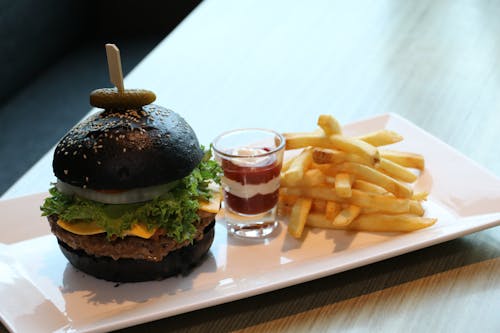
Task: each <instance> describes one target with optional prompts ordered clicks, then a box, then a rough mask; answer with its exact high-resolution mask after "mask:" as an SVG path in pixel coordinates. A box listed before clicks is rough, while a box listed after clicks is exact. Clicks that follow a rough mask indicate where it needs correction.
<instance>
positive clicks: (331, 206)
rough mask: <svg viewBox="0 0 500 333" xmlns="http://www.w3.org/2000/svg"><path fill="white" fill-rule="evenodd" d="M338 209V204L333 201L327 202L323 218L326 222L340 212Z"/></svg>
mask: <svg viewBox="0 0 500 333" xmlns="http://www.w3.org/2000/svg"><path fill="white" fill-rule="evenodd" d="M340 209H341V207H340V204H338V203H336V202H335V201H327V202H326V207H325V217H326V218H327V219H328V220H331V221H332V220H333V219H334V218H335V216H337V214H338V213H339V212H340Z"/></svg>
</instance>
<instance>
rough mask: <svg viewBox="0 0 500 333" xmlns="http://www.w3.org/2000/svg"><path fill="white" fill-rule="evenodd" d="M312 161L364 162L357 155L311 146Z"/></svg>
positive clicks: (322, 162) (331, 162) (335, 162)
mask: <svg viewBox="0 0 500 333" xmlns="http://www.w3.org/2000/svg"><path fill="white" fill-rule="evenodd" d="M312 157H313V161H314V163H318V164H339V163H343V162H356V163H361V164H363V163H366V160H364V159H363V158H361V157H360V156H359V155H356V154H353V153H346V152H345V151H340V150H335V149H329V148H317V147H315V148H313V155H312Z"/></svg>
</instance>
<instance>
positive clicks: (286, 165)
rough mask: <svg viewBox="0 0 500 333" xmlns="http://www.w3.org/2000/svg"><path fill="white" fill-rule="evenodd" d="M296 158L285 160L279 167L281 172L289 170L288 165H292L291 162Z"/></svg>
mask: <svg viewBox="0 0 500 333" xmlns="http://www.w3.org/2000/svg"><path fill="white" fill-rule="evenodd" d="M297 156H298V155H296V156H293V157H291V158H289V159H287V160H286V161H284V162H283V164H282V166H281V172H285V171H287V170H288V169H289V168H290V165H292V163H293V161H294V160H295V159H296V158H297Z"/></svg>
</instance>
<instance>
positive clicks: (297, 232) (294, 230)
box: [288, 198, 312, 238]
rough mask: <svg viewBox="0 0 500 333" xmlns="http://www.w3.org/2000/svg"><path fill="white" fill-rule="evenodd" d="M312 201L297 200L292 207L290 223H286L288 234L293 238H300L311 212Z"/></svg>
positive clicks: (305, 199)
mask: <svg viewBox="0 0 500 333" xmlns="http://www.w3.org/2000/svg"><path fill="white" fill-rule="evenodd" d="M311 204H312V200H311V199H308V198H299V199H297V201H296V202H295V204H294V205H293V207H292V212H291V214H290V222H289V223H288V233H289V234H290V235H292V236H293V237H295V238H300V236H302V232H303V230H304V226H305V224H306V220H307V215H308V214H309V211H310V210H311Z"/></svg>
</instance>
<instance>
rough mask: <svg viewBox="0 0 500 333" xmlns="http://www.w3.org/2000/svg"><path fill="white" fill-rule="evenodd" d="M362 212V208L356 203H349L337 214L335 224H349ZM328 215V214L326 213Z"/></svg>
mask: <svg viewBox="0 0 500 333" xmlns="http://www.w3.org/2000/svg"><path fill="white" fill-rule="evenodd" d="M360 212H361V208H359V207H358V206H354V205H349V206H347V207H346V208H344V209H342V210H341V211H340V212H339V214H338V215H337V216H335V218H334V219H333V223H332V224H333V225H334V226H337V227H343V226H347V225H349V224H350V223H351V222H352V221H354V219H355V218H356V217H358V215H359V213H360ZM325 216H326V214H325Z"/></svg>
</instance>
